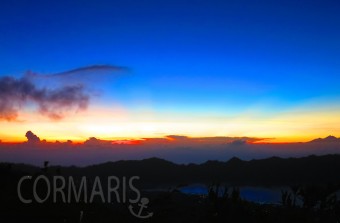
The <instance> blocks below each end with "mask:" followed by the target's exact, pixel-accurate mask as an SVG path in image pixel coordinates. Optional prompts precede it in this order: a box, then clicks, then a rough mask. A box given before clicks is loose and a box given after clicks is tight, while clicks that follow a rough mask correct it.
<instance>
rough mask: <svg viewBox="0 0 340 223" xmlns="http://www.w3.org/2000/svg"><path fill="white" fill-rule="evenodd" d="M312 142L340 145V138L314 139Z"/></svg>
mask: <svg viewBox="0 0 340 223" xmlns="http://www.w3.org/2000/svg"><path fill="white" fill-rule="evenodd" d="M310 142H318V143H324V142H326V143H327V142H338V143H340V138H336V137H335V136H327V137H326V138H317V139H313V140H312V141H310Z"/></svg>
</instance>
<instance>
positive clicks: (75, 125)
mask: <svg viewBox="0 0 340 223" xmlns="http://www.w3.org/2000/svg"><path fill="white" fill-rule="evenodd" d="M28 130H31V131H32V132H34V133H35V134H37V135H38V136H39V137H40V138H41V139H46V140H47V141H55V140H60V141H66V140H73V141H84V140H86V139H88V138H89V137H97V138H101V139H138V138H148V137H151V138H154V137H164V136H166V135H186V136H190V137H214V136H231V137H240V136H247V137H258V138H272V139H270V140H266V141H267V142H305V141H309V140H312V139H314V138H319V137H326V136H328V135H331V134H332V135H335V136H339V135H340V111H339V110H333V111H301V110H299V109H296V110H291V111H289V112H285V113H281V114H279V115H276V116H273V115H272V116H271V117H268V118H265V117H260V118H259V117H257V116H256V115H254V116H252V115H249V113H247V115H245V114H240V115H239V116H238V117H234V118H232V117H228V116H225V117H223V116H219V117H199V116H197V117H189V118H188V117H184V116H183V117H182V116H180V115H178V114H176V115H162V114H143V113H141V114H139V115H134V114H130V113H129V112H127V111H124V110H122V109H120V110H117V109H104V108H95V109H92V110H91V111H87V112H84V113H79V114H78V115H76V116H73V117H70V118H66V119H64V120H62V121H60V122H55V121H50V120H49V119H47V118H44V117H41V116H40V115H38V114H33V113H28V112H26V113H23V114H22V115H21V120H19V121H15V122H2V123H1V128H0V139H1V140H2V141H3V142H19V141H26V138H25V133H26V131H28Z"/></svg>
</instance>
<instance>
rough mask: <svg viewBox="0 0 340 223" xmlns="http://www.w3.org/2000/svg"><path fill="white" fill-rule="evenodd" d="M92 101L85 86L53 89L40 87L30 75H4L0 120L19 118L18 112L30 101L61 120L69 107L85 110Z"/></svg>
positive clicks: (0, 82)
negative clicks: (15, 76) (14, 76)
mask: <svg viewBox="0 0 340 223" xmlns="http://www.w3.org/2000/svg"><path fill="white" fill-rule="evenodd" d="M88 102H89V95H88V94H87V93H86V91H85V89H84V87H83V86H82V85H72V86H61V87H59V88H55V89H49V88H39V87H37V86H36V85H35V84H34V83H33V82H32V80H31V79H30V78H28V77H24V78H19V79H16V78H13V77H8V76H7V77H2V78H0V120H1V119H3V120H7V121H12V120H15V119H16V118H17V116H18V111H19V110H20V109H21V108H22V107H23V106H24V105H27V104H28V103H33V104H35V105H37V107H38V111H39V112H40V113H41V114H42V115H45V116H48V117H49V118H51V119H54V120H59V119H61V118H63V117H64V116H65V115H66V112H67V111H69V110H76V111H78V110H82V109H85V108H86V107H87V105H88Z"/></svg>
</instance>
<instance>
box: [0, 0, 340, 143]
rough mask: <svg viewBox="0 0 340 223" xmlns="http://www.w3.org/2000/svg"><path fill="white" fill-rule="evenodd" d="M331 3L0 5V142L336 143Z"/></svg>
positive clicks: (338, 38) (339, 81)
mask: <svg viewBox="0 0 340 223" xmlns="http://www.w3.org/2000/svg"><path fill="white" fill-rule="evenodd" d="M339 12H340V3H339V2H338V1H310V0H305V1H303V0H301V1H253V0H248V1H236V0H235V1H214V0H213V1H199V0H197V1H194V0H192V1H185V0H180V1H179V0H171V1H147V0H146V1H144V0H141V1H130V0H124V1H104V0H102V1H94V0H93V1H89V0H82V1H70V0H67V1H66V0H58V1H45V0H40V1H38V0H33V1H25V0H3V1H1V2H0V140H1V141H2V142H21V141H26V137H25V133H26V132H27V131H28V130H31V131H32V132H34V133H36V134H37V135H39V137H40V138H41V139H46V140H47V141H55V140H61V141H66V140H68V139H70V140H73V141H85V140H87V139H88V138H89V137H97V138H100V139H108V140H109V139H110V140H113V139H141V138H161V137H165V136H168V135H185V136H189V137H213V136H228V137H244V136H247V137H255V138H265V141H266V142H300V141H301V142H306V141H310V140H312V139H314V138H318V137H326V136H328V135H335V136H337V137H340V13H339Z"/></svg>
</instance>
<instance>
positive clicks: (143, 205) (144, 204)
mask: <svg viewBox="0 0 340 223" xmlns="http://www.w3.org/2000/svg"><path fill="white" fill-rule="evenodd" d="M148 203H149V199H148V198H146V197H143V198H142V199H141V200H140V204H138V206H139V207H140V208H139V211H138V213H137V214H136V213H135V212H134V211H133V206H132V205H131V204H130V205H129V210H130V213H131V214H132V215H133V216H135V217H137V218H150V217H152V216H153V212H148V214H147V215H142V212H143V209H146V208H148V206H147V204H148Z"/></svg>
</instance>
